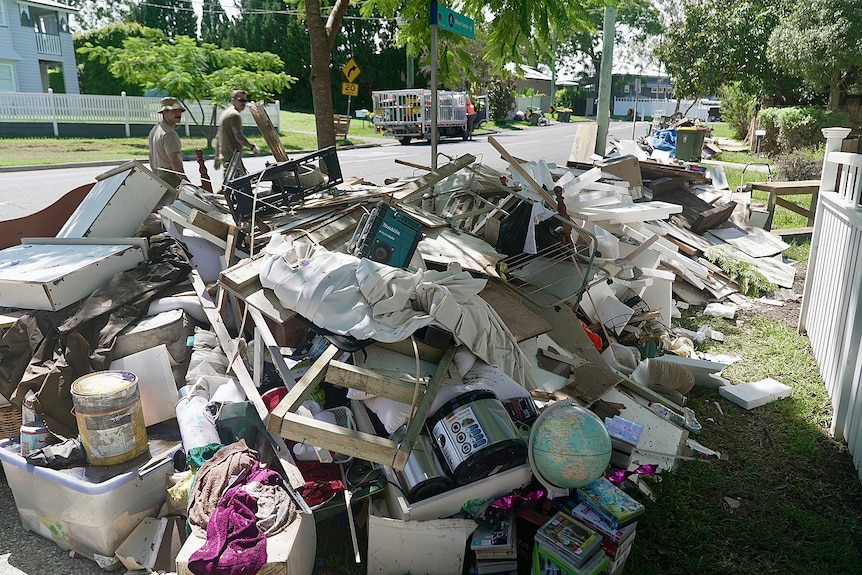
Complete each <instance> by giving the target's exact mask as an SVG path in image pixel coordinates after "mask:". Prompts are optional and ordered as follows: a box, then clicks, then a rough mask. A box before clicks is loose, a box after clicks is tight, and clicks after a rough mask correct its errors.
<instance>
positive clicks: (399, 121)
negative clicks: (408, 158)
mask: <svg viewBox="0 0 862 575" xmlns="http://www.w3.org/2000/svg"><path fill="white" fill-rule="evenodd" d="M371 96H372V98H373V101H374V123H375V125H376V126H377V128H378V130H381V131H383V133H384V135H386V136H392V137H395V138H398V140H399V141H400V142H401V143H402V144H403V145H407V144H409V143H410V141H411V140H412V139H414V138H418V139H425V140H430V139H431V90H428V89H422V88H420V89H408V90H381V91H375V92H372V93H371ZM486 108H487V107H486ZM477 111H478V110H477ZM478 125H479V121H478V119H477V121H476V122H475V126H474V128H475V127H478ZM437 132H438V134H439V137H440V138H462V139H464V140H466V139H467V138H468V136H469V134H468V132H467V94H466V93H465V92H447V91H442V90H441V91H438V92H437Z"/></svg>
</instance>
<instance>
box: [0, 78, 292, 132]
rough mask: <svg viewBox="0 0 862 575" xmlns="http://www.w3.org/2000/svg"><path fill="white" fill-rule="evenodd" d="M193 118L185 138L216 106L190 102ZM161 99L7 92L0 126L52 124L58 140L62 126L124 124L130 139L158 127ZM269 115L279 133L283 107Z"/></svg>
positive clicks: (270, 108) (246, 117)
mask: <svg viewBox="0 0 862 575" xmlns="http://www.w3.org/2000/svg"><path fill="white" fill-rule="evenodd" d="M187 106H188V107H189V108H190V112H191V113H190V114H183V124H181V126H184V128H185V135H186V136H189V135H190V133H189V128H190V127H191V126H193V125H194V123H195V122H194V120H193V119H192V116H194V117H195V118H196V119H198V121H199V122H200V123H202V124H204V125H206V124H208V123H209V119H210V117H211V114H212V102H210V101H209V100H204V101H202V102H201V105H200V106H198V105H197V103H192V102H187ZM158 110H159V98H146V97H143V96H126V94H125V92H124V93H123V94H122V95H120V96H102V95H93V94H55V93H54V92H53V91H51V90H49V91H48V92H47V93H31V92H4V93H3V97H2V98H0V123H3V122H10V123H33V122H41V123H47V122H51V123H52V124H53V125H54V136H61V135H62V134H61V133H60V125H61V124H124V125H125V127H126V137H129V134H130V130H129V126H130V125H133V124H155V123H156V122H157V121H158V119H159V116H158ZM265 110H266V113H267V115H268V116H269V119H270V121H271V122H272V125H273V126H274V127H275V128H276V130H277V131H279V132H280V130H281V122H280V119H279V116H280V114H279V103H278V102H277V101H276V102H274V103H271V104H267V105H266V106H265ZM242 121H243V125H244V126H257V123H256V122H255V120H254V117H253V116H252V115H251V112H249V111H248V109H246V110H245V111H244V112H243V113H242Z"/></svg>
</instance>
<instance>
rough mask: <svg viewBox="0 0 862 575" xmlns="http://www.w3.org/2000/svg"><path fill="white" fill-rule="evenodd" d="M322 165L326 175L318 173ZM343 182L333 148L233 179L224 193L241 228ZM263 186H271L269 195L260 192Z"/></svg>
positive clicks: (226, 185)
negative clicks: (254, 217)
mask: <svg viewBox="0 0 862 575" xmlns="http://www.w3.org/2000/svg"><path fill="white" fill-rule="evenodd" d="M318 163H323V165H324V166H325V173H323V172H321V171H320V170H318V169H317V165H318ZM243 171H244V170H243ZM343 181H344V177H343V176H342V173H341V164H340V163H339V162H338V154H337V153H336V151H335V146H329V147H328V148H323V149H321V150H317V151H316V152H312V153H311V154H308V155H305V156H303V157H301V158H297V159H295V160H289V161H286V162H279V163H277V164H273V165H268V166H267V167H265V168H264V169H263V170H261V171H259V172H255V173H252V174H245V173H243V174H240V175H238V176H237V177H233V178H230V179H228V180H227V181H226V182H225V184H224V186H223V190H224V193H225V197H226V199H227V202H228V206H229V207H230V210H231V213H232V214H233V216H234V219H235V220H236V223H237V224H240V223H241V222H245V221H248V219H249V218H251V217H252V214H253V213H266V212H272V211H278V210H285V209H287V208H288V207H289V206H290V205H293V204H296V203H299V202H300V201H302V200H303V199H304V198H305V197H306V196H308V195H310V194H313V193H315V192H319V191H321V190H327V189H329V188H332V187H333V186H336V185H338V184H340V183H342V182H343ZM261 182H270V184H271V188H270V190H269V193H266V194H264V193H262V192H263V191H262V190H260V189H259V188H258V186H259V184H260V183H261Z"/></svg>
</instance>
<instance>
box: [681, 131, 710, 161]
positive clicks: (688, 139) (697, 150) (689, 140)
mask: <svg viewBox="0 0 862 575" xmlns="http://www.w3.org/2000/svg"><path fill="white" fill-rule="evenodd" d="M705 136H706V128H677V129H676V159H677V160H680V161H682V162H699V161H700V159H701V152H702V150H703V138H704V137H705Z"/></svg>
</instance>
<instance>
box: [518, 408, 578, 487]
mask: <svg viewBox="0 0 862 575" xmlns="http://www.w3.org/2000/svg"><path fill="white" fill-rule="evenodd" d="M559 403H562V404H573V403H574V402H573V401H572V400H571V399H566V400H563V401H561V402H559ZM554 405H557V404H556V403H555V404H554ZM546 413H548V409H545V410H544V411H543V412H542V413H541V414H539V417H538V418H537V419H536V421H534V422H533V426H532V427H531V428H530V440H529V441H528V442H527V460H528V461H529V462H530V468H531V469H532V470H533V475H534V476H535V477H536V479H538V480H539V483H541V484H542V487H544V488H545V489H547V490H548V499H556V498H558V497H567V496H568V495H569V489H568V488H567V487H559V486H558V485H554V484H553V483H551V482H550V481H548V480H547V479H545V478H544V476H542V473H541V472H540V471H539V468H538V466H537V465H536V462H535V461H534V460H533V442H534V440H535V439H536V438H535V435H536V430H537V429H539V427H538V424H539V422H540V421H542V418H544V417H545V414H546Z"/></svg>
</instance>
